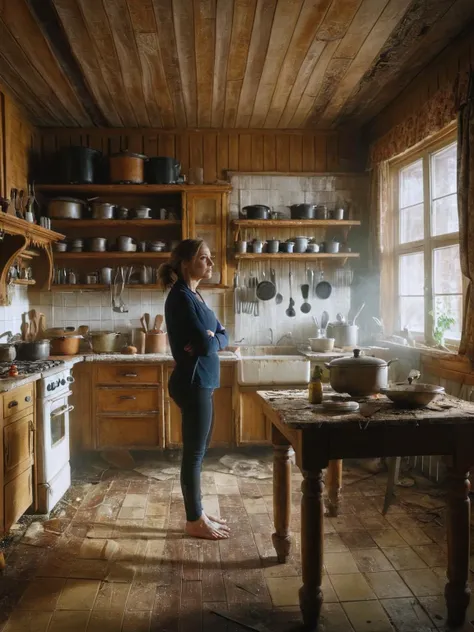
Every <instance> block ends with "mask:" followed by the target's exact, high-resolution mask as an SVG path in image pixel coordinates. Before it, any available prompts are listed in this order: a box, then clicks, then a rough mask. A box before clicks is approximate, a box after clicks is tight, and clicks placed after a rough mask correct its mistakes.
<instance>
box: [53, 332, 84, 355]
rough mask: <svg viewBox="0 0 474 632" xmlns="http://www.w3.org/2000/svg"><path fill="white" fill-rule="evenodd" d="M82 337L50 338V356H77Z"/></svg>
mask: <svg viewBox="0 0 474 632" xmlns="http://www.w3.org/2000/svg"><path fill="white" fill-rule="evenodd" d="M81 340H82V336H78V335H72V336H58V337H57V338H51V355H53V356H54V355H71V356H72V355H77V354H78V353H79V346H80V344H81Z"/></svg>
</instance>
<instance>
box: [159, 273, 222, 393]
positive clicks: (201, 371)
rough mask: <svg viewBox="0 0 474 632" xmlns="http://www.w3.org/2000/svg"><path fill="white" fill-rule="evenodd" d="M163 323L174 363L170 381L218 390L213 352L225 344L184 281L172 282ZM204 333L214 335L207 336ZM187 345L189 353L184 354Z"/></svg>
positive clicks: (212, 319) (218, 326)
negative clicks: (189, 348) (164, 322)
mask: <svg viewBox="0 0 474 632" xmlns="http://www.w3.org/2000/svg"><path fill="white" fill-rule="evenodd" d="M165 319H166V327H167V330H168V340H169V344H170V347H171V353H172V354H173V358H174V360H175V362H176V367H175V369H174V371H173V380H176V382H177V383H178V384H179V385H182V386H190V385H191V384H193V385H196V386H200V387H202V388H213V389H214V388H218V387H219V378H220V366H219V356H218V355H217V352H218V351H220V350H221V349H224V348H225V347H226V346H227V345H228V344H229V339H228V337H227V333H226V331H225V329H224V327H222V325H221V324H220V322H219V321H218V320H217V318H216V315H215V314H214V312H213V311H212V309H210V308H209V307H208V306H207V305H206V304H205V303H204V301H201V300H200V299H199V298H198V296H197V295H196V294H195V293H194V292H192V291H191V290H190V288H189V287H188V286H187V285H186V283H185V282H184V281H181V280H179V281H176V283H175V284H174V285H173V287H172V288H171V290H170V292H169V294H168V297H167V299H166V302H165ZM207 330H209V331H213V332H214V337H212V336H209V334H208V333H207ZM187 345H191V347H192V353H189V352H188V351H185V350H184V349H185V347H186V346H187Z"/></svg>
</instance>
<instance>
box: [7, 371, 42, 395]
mask: <svg viewBox="0 0 474 632" xmlns="http://www.w3.org/2000/svg"><path fill="white" fill-rule="evenodd" d="M40 377H41V373H30V375H24V376H20V377H7V378H3V379H0V393H8V391H12V390H13V389H14V388H19V387H20V386H25V384H31V382H36V381H37V380H39V379H40Z"/></svg>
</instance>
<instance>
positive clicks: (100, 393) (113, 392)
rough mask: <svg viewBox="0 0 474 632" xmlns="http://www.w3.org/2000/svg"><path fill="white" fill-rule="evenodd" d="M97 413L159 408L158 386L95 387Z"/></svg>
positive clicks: (146, 410) (148, 410)
mask: <svg viewBox="0 0 474 632" xmlns="http://www.w3.org/2000/svg"><path fill="white" fill-rule="evenodd" d="M96 402H97V411H98V412H99V413H147V412H157V411H158V410H159V409H160V389H158V388H138V387H136V388H100V387H99V388H97V389H96Z"/></svg>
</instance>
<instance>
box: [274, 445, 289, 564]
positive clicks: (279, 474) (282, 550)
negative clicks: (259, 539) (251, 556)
mask: <svg viewBox="0 0 474 632" xmlns="http://www.w3.org/2000/svg"><path fill="white" fill-rule="evenodd" d="M285 441H286V440H284V439H283V437H282V436H281V435H280V437H279V443H276V442H274V445H273V449H274V452H273V520H274V523H275V533H274V534H273V535H272V542H273V546H274V547H275V551H276V554H277V559H278V561H279V563H280V564H284V563H285V562H286V560H287V558H288V555H289V554H290V545H291V538H290V519H291V457H292V456H293V454H294V451H293V448H292V447H291V445H289V444H288V443H285Z"/></svg>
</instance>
